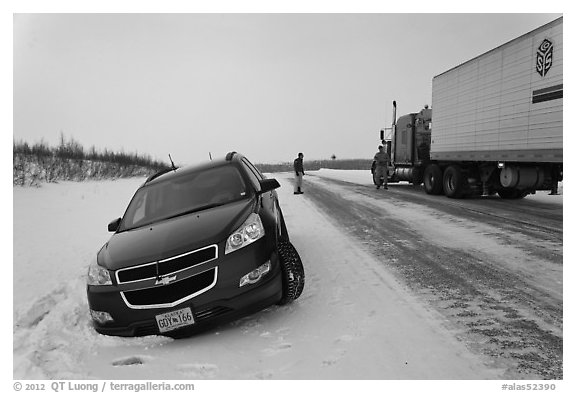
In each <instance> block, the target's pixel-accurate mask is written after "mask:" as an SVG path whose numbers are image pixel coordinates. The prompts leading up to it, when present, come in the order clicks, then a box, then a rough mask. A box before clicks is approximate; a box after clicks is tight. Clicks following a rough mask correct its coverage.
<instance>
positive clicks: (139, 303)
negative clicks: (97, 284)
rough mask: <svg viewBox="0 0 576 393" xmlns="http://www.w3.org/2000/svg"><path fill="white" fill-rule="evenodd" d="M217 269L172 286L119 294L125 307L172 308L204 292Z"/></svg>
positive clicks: (213, 283)
mask: <svg viewBox="0 0 576 393" xmlns="http://www.w3.org/2000/svg"><path fill="white" fill-rule="evenodd" d="M217 276H218V268H213V269H209V270H206V271H205V272H202V273H199V274H196V275H194V276H191V277H188V278H185V279H184V280H180V281H178V282H175V283H173V284H169V285H159V286H155V287H152V288H145V289H136V290H133V291H124V292H121V294H122V297H123V298H124V301H125V302H126V305H127V306H128V307H131V308H162V307H173V306H176V305H178V304H180V303H182V302H185V301H186V300H189V299H192V298H193V297H195V296H198V295H200V294H201V293H204V292H206V291H207V290H209V289H210V288H212V287H213V286H214V285H216V279H217Z"/></svg>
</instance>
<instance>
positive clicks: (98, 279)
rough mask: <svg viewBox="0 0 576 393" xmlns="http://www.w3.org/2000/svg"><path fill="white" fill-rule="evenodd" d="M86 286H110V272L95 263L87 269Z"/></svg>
mask: <svg viewBox="0 0 576 393" xmlns="http://www.w3.org/2000/svg"><path fill="white" fill-rule="evenodd" d="M87 282H88V285H112V279H111V278H110V272H109V271H108V269H105V268H103V267H102V266H100V265H98V264H97V263H96V262H94V263H92V264H91V265H90V267H88V279H87Z"/></svg>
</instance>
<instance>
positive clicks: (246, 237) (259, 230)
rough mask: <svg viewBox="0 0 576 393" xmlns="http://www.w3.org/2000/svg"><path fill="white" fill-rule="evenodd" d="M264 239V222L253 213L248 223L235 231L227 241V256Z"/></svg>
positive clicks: (247, 220)
mask: <svg viewBox="0 0 576 393" xmlns="http://www.w3.org/2000/svg"><path fill="white" fill-rule="evenodd" d="M262 237H264V226H263V225H262V220H261V219H260V216H259V215H258V214H256V213H252V214H250V215H249V216H248V218H247V219H246V221H244V223H243V224H242V225H240V228H238V229H237V230H235V231H234V233H232V234H231V235H230V236H229V237H228V240H226V249H225V250H224V253H225V254H229V253H231V252H232V251H236V250H239V249H241V248H242V247H246V246H247V245H249V244H252V243H254V242H255V241H256V240H258V239H260V238H262Z"/></svg>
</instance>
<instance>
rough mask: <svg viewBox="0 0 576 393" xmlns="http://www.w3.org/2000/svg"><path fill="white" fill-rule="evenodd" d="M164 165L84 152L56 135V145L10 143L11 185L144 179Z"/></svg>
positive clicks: (139, 156) (130, 156)
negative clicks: (131, 178) (134, 177)
mask: <svg viewBox="0 0 576 393" xmlns="http://www.w3.org/2000/svg"><path fill="white" fill-rule="evenodd" d="M167 167H168V164H166V163H163V162H161V161H157V160H153V159H152V158H151V157H150V156H148V155H142V154H138V153H125V152H119V153H118V152H113V151H110V150H108V149H104V150H103V151H99V150H97V149H96V148H95V147H94V146H92V147H91V148H90V149H88V150H85V149H84V147H83V146H82V145H81V144H80V143H78V142H77V141H75V140H74V138H69V139H66V138H65V137H64V135H61V136H60V143H59V145H58V146H49V145H48V144H47V143H46V142H44V141H41V142H37V143H34V144H33V145H29V144H28V143H27V142H23V141H14V148H13V184H14V185H22V186H29V185H38V184H40V183H45V182H48V183H50V182H55V181H58V180H74V181H81V180H86V179H114V178H121V177H133V176H148V175H150V174H153V173H155V172H157V171H159V170H162V169H164V168H167Z"/></svg>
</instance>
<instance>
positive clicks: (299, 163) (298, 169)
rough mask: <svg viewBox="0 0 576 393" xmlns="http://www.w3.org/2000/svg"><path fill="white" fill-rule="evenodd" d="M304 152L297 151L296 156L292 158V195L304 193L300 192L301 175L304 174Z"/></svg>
mask: <svg viewBox="0 0 576 393" xmlns="http://www.w3.org/2000/svg"><path fill="white" fill-rule="evenodd" d="M303 159H304V154H302V153H298V158H296V159H295V160H294V173H295V176H296V177H295V179H294V180H295V181H294V195H299V194H304V193H303V192H302V176H304V163H303Z"/></svg>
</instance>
